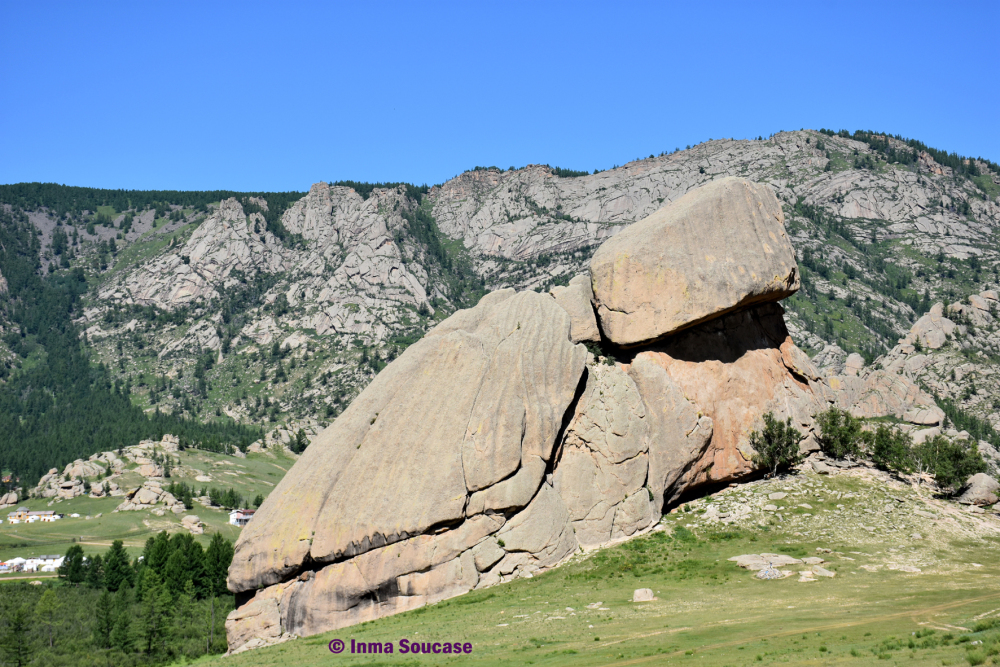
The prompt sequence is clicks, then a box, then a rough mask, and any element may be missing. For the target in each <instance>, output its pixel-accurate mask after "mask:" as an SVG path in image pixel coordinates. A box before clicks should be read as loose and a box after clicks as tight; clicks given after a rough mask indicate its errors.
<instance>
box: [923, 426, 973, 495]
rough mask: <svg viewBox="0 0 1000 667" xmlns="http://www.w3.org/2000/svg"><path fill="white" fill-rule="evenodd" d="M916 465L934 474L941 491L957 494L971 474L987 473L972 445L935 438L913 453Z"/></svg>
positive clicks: (941, 437) (942, 437) (939, 436)
mask: <svg viewBox="0 0 1000 667" xmlns="http://www.w3.org/2000/svg"><path fill="white" fill-rule="evenodd" d="M914 454H915V455H916V456H915V458H916V462H917V466H918V468H919V469H920V470H922V471H924V472H929V473H931V474H932V475H934V480H935V481H936V482H937V483H938V485H939V486H940V487H941V488H943V489H949V490H951V491H952V492H957V491H958V490H959V489H961V488H962V486H963V485H964V484H965V480H967V479H968V478H969V477H971V476H972V475H975V474H976V473H979V472H986V462H985V461H983V457H982V456H980V455H979V449H978V448H977V447H976V446H975V445H969V446H965V445H963V444H961V443H958V442H952V441H950V440H948V439H947V438H945V437H944V436H941V435H937V436H934V437H933V438H930V439H928V440H927V441H926V442H924V443H923V444H921V445H920V446H919V447H917V448H916V449H915V450H914Z"/></svg>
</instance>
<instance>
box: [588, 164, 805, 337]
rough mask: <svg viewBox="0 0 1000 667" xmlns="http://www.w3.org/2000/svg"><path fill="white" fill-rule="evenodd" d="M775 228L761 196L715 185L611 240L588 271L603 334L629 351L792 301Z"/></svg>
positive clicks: (775, 218) (734, 184)
mask: <svg viewBox="0 0 1000 667" xmlns="http://www.w3.org/2000/svg"><path fill="white" fill-rule="evenodd" d="M784 220H785V218H784V214H783V213H782V211H781V205H780V204H779V203H778V199H777V197H775V195H774V192H773V190H771V188H770V187H768V186H766V185H761V184H757V183H751V182H750V181H747V180H743V179H738V178H723V179H720V180H717V181H713V182H711V183H709V184H707V185H704V186H702V187H700V188H697V189H695V190H692V191H691V192H689V193H687V194H686V195H684V196H683V197H681V198H680V199H678V200H677V201H675V202H672V203H670V204H668V205H667V206H664V207H663V208H661V209H660V210H658V211H656V212H655V213H653V214H652V215H650V216H649V217H648V218H646V219H644V220H641V221H639V222H637V223H635V224H633V225H631V226H630V227H628V228H627V229H625V230H624V231H622V232H620V233H618V234H617V235H615V236H614V237H613V238H612V239H611V240H609V241H607V242H605V243H604V244H603V245H602V246H601V247H600V248H599V249H598V250H597V252H596V253H594V257H593V259H592V260H591V263H590V270H591V276H592V284H593V289H594V301H595V303H596V305H597V314H598V317H599V318H600V322H601V329H602V330H603V332H604V335H605V336H607V338H608V339H609V340H611V341H612V342H614V343H616V344H618V345H636V344H639V343H644V342H649V341H653V340H656V339H659V338H662V337H663V336H666V335H668V334H671V333H674V332H677V331H679V330H681V329H684V328H686V327H690V326H692V325H695V324H698V323H700V322H704V321H707V320H710V319H712V318H715V317H719V316H721V315H724V314H725V313H727V312H730V311H732V310H734V309H736V308H740V307H746V306H751V305H754V304H759V303H764V302H768V301H777V300H779V299H783V298H785V297H787V296H790V295H791V294H793V293H795V291H796V290H798V288H799V275H798V267H797V265H796V262H795V251H794V250H793V249H792V245H791V242H790V241H789V239H788V236H787V234H786V233H785V227H784Z"/></svg>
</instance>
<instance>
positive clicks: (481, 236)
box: [35, 130, 1000, 428]
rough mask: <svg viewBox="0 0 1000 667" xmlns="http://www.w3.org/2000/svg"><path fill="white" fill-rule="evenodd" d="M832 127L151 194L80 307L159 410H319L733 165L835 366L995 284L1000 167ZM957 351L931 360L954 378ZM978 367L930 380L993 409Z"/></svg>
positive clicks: (805, 329) (267, 420)
mask: <svg viewBox="0 0 1000 667" xmlns="http://www.w3.org/2000/svg"><path fill="white" fill-rule="evenodd" d="M831 135H832V133H829V132H827V133H821V132H816V131H809V130H805V131H797V132H782V133H779V134H776V135H774V136H772V137H769V138H767V139H759V140H751V141H733V140H727V139H723V140H714V141H708V142H705V143H703V144H699V145H697V146H694V147H691V148H689V149H687V150H679V151H673V152H669V153H663V154H660V155H658V156H650V157H649V158H645V159H640V160H636V161H634V162H630V163H628V164H625V165H623V166H621V167H616V168H614V169H609V170H607V171H601V172H599V173H595V174H591V175H585V176H576V177H565V176H560V175H558V174H559V173H564V172H557V171H556V170H553V169H551V168H549V167H547V166H544V165H531V166H528V167H525V168H523V169H516V170H507V171H502V170H499V169H478V170H475V171H471V172H467V173H465V174H462V175H460V176H458V177H456V178H454V179H452V180H450V181H448V182H447V183H445V184H443V185H440V186H436V187H434V188H431V189H430V191H429V192H427V193H426V194H421V193H420V191H418V190H416V189H413V188H406V187H402V186H400V187H389V188H377V187H376V188H373V189H365V188H360V189H358V190H355V189H353V188H351V187H347V186H330V185H328V184H324V183H320V184H316V185H315V186H313V187H312V188H311V189H310V191H309V193H308V194H307V195H306V196H305V197H304V198H302V199H301V200H300V201H297V202H293V203H292V204H291V205H290V206H288V208H287V209H284V208H275V206H277V204H275V203H274V202H273V201H272V202H271V204H269V203H268V201H267V200H265V199H262V198H247V199H244V200H240V201H237V200H230V201H226V202H222V203H219V204H218V205H216V206H213V207H210V214H209V215H208V216H207V217H205V218H204V219H203V220H202V218H200V217H198V214H197V213H196V212H194V211H188V210H186V209H181V208H180V207H174V209H175V210H174V214H177V216H180V217H179V218H178V220H176V221H174V220H173V218H174V217H177V216H175V215H174V214H171V221H167V220H164V221H163V222H162V224H159V226H157V221H154V220H153V219H152V217H151V215H147V214H151V213H152V212H151V211H147V212H146V213H142V215H138V216H136V217H135V222H134V224H133V225H132V227H131V229H130V231H127V232H125V233H124V234H123V239H122V241H121V242H120V243H121V249H120V250H119V251H118V252H117V255H111V254H109V255H103V256H102V257H103V259H102V260H101V261H100V262H98V261H96V260H97V259H98V258H97V257H91V256H89V255H88V254H87V251H86V248H88V247H90V246H89V245H88V243H91V241H86V240H85V241H84V242H83V245H82V246H81V248H82V250H81V251H80V259H79V260H74V261H80V262H83V263H84V264H85V265H86V266H87V267H89V270H92V271H93V272H94V273H95V280H97V281H99V282H100V285H101V286H100V288H99V289H98V291H97V292H96V295H95V297H94V298H93V299H91V301H90V304H89V306H90V307H89V308H88V309H87V310H86V312H85V313H84V316H83V318H81V322H82V323H83V324H85V325H86V328H87V330H88V334H87V336H88V341H89V342H90V343H91V345H92V346H93V347H94V351H95V353H96V354H97V355H98V356H99V357H100V358H101V359H102V360H103V361H105V362H106V363H108V365H109V366H111V367H112V368H119V372H120V374H121V375H122V380H131V382H130V385H129V386H130V387H131V389H132V391H133V394H134V396H135V399H136V400H138V401H139V402H141V403H144V404H146V405H148V406H149V407H150V408H151V409H152V408H154V407H159V408H160V409H164V410H184V411H189V410H193V411H196V412H198V411H201V410H205V409H207V410H213V409H217V410H218V411H219V412H221V413H225V414H230V415H232V416H234V417H235V418H237V419H240V420H244V421H255V422H257V423H264V424H268V425H274V426H278V425H280V424H283V423H284V422H285V421H287V420H289V419H298V418H303V417H315V418H318V419H320V420H327V421H329V420H330V419H332V418H333V417H335V416H336V415H338V414H340V412H341V411H342V410H343V408H344V406H345V405H346V404H347V403H348V402H349V401H350V399H351V398H352V397H353V396H355V395H356V394H357V393H358V392H359V391H360V390H361V389H363V388H364V387H365V386H366V385H367V383H368V382H370V381H371V378H372V377H373V376H374V374H375V373H376V372H377V371H378V370H380V369H381V368H382V367H384V366H385V364H386V363H388V362H389V361H391V360H392V359H393V358H395V357H396V356H397V355H398V354H399V353H400V352H401V351H402V350H403V349H404V348H405V347H406V346H407V345H408V344H410V343H411V342H413V341H414V340H416V339H418V338H419V337H420V336H421V335H422V334H423V333H424V332H426V331H427V330H428V329H429V328H431V327H433V326H434V325H435V324H437V323H438V322H440V321H441V319H443V318H444V317H446V316H447V315H448V314H449V313H451V312H453V311H454V310H455V309H456V308H462V307H469V306H471V305H473V304H475V303H476V301H477V300H478V298H479V297H480V296H481V295H482V294H483V293H485V291H487V290H490V289H493V290H495V289H500V288H504V287H513V288H515V289H521V290H523V289H536V290H542V291H548V290H550V289H552V288H554V287H559V286H561V285H565V284H566V282H567V281H568V280H569V279H570V278H571V277H573V276H576V275H579V274H581V273H582V272H583V271H584V270H585V269H586V268H587V267H588V266H589V263H590V259H591V256H592V254H593V252H594V250H595V249H596V248H597V246H598V245H599V244H601V243H602V242H604V241H605V240H607V239H610V238H612V237H613V236H614V235H615V234H617V233H618V232H620V231H622V230H623V229H626V228H627V227H629V225H631V224H632V223H633V222H635V221H637V220H640V219H644V218H646V217H647V216H649V215H651V214H653V213H654V212H655V211H656V210H658V209H660V208H661V207H663V206H664V205H665V204H667V203H669V202H673V201H677V200H679V199H680V198H681V197H682V196H683V195H684V194H685V193H687V192H689V191H690V190H692V189H693V188H695V187H697V186H699V185H703V184H705V183H709V182H712V181H716V180H718V179H721V178H723V177H726V176H739V177H745V178H748V179H750V180H752V181H755V182H764V183H767V184H768V185H769V186H770V187H771V188H773V189H774V191H775V193H776V194H777V201H778V203H779V205H780V209H781V212H782V215H783V216H784V218H785V221H786V238H787V242H790V246H791V248H792V249H794V253H795V255H796V259H797V260H798V274H797V276H796V279H797V280H798V281H799V283H800V285H801V289H800V290H799V292H798V293H797V294H795V295H794V296H792V297H791V298H789V299H787V300H785V302H784V303H785V307H786V309H787V313H786V319H787V324H788V327H789V330H790V332H791V335H792V337H793V338H794V339H795V341H796V342H797V344H798V345H799V346H800V347H801V348H802V349H803V350H805V351H806V352H807V353H809V354H810V355H814V354H817V353H820V352H822V351H823V350H824V348H825V347H827V346H830V350H829V351H828V352H829V354H827V355H825V356H824V357H823V358H830V359H833V358H837V359H839V360H840V363H841V365H842V363H843V360H844V359H845V358H846V356H847V354H848V353H860V354H861V356H862V357H863V358H864V360H865V365H866V366H867V367H869V368H874V367H875V365H877V363H878V362H877V361H876V359H877V358H878V357H879V356H880V355H884V354H886V353H888V352H889V351H890V350H891V349H892V348H893V347H894V346H895V345H896V344H897V342H898V341H899V340H900V339H901V338H902V337H904V336H905V335H906V334H907V332H908V331H909V330H910V328H911V327H912V326H913V325H914V323H915V322H916V321H917V320H918V319H920V317H921V316H922V315H924V314H925V313H927V311H928V310H929V309H930V307H931V305H933V303H935V302H936V301H939V302H942V303H945V304H952V303H957V302H962V303H966V302H967V301H968V299H969V298H970V297H971V296H977V297H978V295H979V294H980V292H988V291H989V290H990V289H992V288H994V287H995V284H994V283H996V282H998V274H997V259H998V258H997V253H996V243H995V239H996V229H997V224H998V222H1000V217H998V216H1000V205H998V203H997V195H998V194H1000V183H998V181H1000V175H998V174H996V173H994V172H992V171H990V170H989V169H988V168H987V165H985V163H980V162H976V161H971V163H969V165H971V166H969V165H967V166H966V167H964V168H963V169H958V168H957V167H953V166H946V165H944V164H943V163H939V162H936V161H935V159H934V157H933V156H932V155H931V153H929V152H928V151H927V150H924V149H923V148H921V147H919V146H916V147H915V145H911V144H913V142H909V143H907V142H904V141H901V140H898V139H895V138H892V137H887V136H882V135H873V134H869V133H858V134H856V135H853V136H843V134H840V135H833V136H831ZM934 155H938V157H939V159H942V160H944V162H949V160H945V159H944V158H941V156H940V155H939V154H937V153H935V154H934ZM945 157H947V155H946V156H945ZM952 162H953V161H952ZM949 164H951V162H949ZM977 165H978V166H977ZM973 167H975V169H973ZM137 213H139V212H137ZM181 214H183V215H181ZM39 215H41V214H40V213H39V214H37V215H36V216H35V217H36V218H37V217H38V216H39ZM184 216H187V217H184ZM43 217H44V216H43ZM147 218H149V219H147ZM265 218H267V220H266V221H265ZM274 221H277V222H280V225H274V224H273V223H274ZM265 222H266V224H265ZM116 224H117V223H116ZM106 231H107V230H106V229H105V228H104V227H98V228H97V229H96V232H95V233H97V234H98V236H100V233H104V232H106ZM112 231H113V230H112ZM81 238H83V239H89V238H90V236H88V235H87V234H81ZM100 238H103V237H100ZM105 242H106V241H105ZM92 243H94V244H95V245H94V247H95V248H97V250H98V251H100V248H102V247H104V246H98V245H96V243H97V242H96V241H94V242H92ZM784 252H786V254H787V252H788V250H787V247H786V248H785V250H784ZM98 254H99V253H98ZM104 259H106V260H107V266H106V267H105V268H104V269H101V266H104V264H102V262H103V260H104ZM91 260H94V261H91ZM783 261H784V262H785V263H786V264H787V257H786V259H785V260H783ZM775 275H777V274H775ZM970 305H971V304H970ZM150 307H154V308H156V310H151V308H150ZM973 308H974V306H973ZM165 313H170V315H169V316H167V315H165ZM974 334H975V335H973V336H971V337H966V338H963V342H965V341H967V342H968V343H969V345H970V346H971V347H970V348H968V349H967V348H965V347H962V348H961V349H962V354H963V355H965V357H966V358H967V361H965V362H963V363H972V362H975V359H973V358H972V357H977V358H981V357H978V354H979V353H980V352H982V354H983V355H985V357H986V358H990V357H991V355H996V354H1000V348H998V347H997V344H996V342H995V341H993V340H992V339H990V338H989V337H988V336H980V335H978V329H976V330H974ZM275 343H277V344H278V348H279V350H280V354H277V353H275V350H274V345H275ZM944 347H945V348H947V347H948V346H944ZM941 349H943V348H937V349H935V350H933V351H929V350H928V349H927V348H926V347H925V348H924V351H923V353H924V354H925V355H928V356H930V357H938V356H941V355H942V354H943V352H942V351H941ZM837 350H844V351H845V352H844V354H840V353H839V352H837ZM956 350H957V348H956ZM208 353H211V354H212V355H214V363H213V364H211V365H210V366H209V367H208V368H207V370H206V371H205V372H204V376H205V382H204V383H201V382H200V381H199V378H198V377H195V371H197V363H198V360H199V359H204V358H205V355H207V354H208ZM950 363H951V362H950V361H945V360H944V359H942V361H941V364H942V365H943V366H946V367H948V368H947V369H946V371H945V376H946V377H950V366H949V364H950ZM203 365H205V364H203ZM984 370H985V368H984ZM199 374H200V372H199ZM964 377H969V375H965V376H964ZM976 377H979V378H980V379H979V380H978V381H977V382H976V384H975V388H976V390H977V391H976V392H974V393H972V394H969V393H968V392H967V391H966V390H967V389H968V388H969V384H968V383H967V382H965V381H963V380H962V379H956V380H955V382H954V383H953V384H948V383H944V384H940V385H939V390H938V389H935V391H938V393H939V397H940V398H941V399H942V400H943V399H946V398H951V399H953V400H954V402H955V404H956V405H957V406H959V407H960V408H961V409H963V410H966V411H969V412H970V413H973V414H975V415H977V416H978V417H979V418H982V419H985V420H987V421H988V422H990V423H992V424H998V425H1000V408H997V407H996V406H994V405H993V403H994V401H996V400H998V399H1000V394H998V393H997V392H995V391H993V388H992V384H990V382H989V381H988V380H985V379H982V378H983V377H985V376H984V375H983V374H982V373H979V372H978V371H977V375H976ZM949 382H950V380H949ZM164 383H165V384H166V385H167V391H163V390H162V386H163V384H164ZM175 388H176V390H175ZM175 394H176V396H175ZM265 398H266V399H267V401H266V402H265V400H264V399H265ZM268 428H271V426H268Z"/></svg>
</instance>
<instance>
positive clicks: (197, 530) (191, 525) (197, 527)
mask: <svg viewBox="0 0 1000 667" xmlns="http://www.w3.org/2000/svg"><path fill="white" fill-rule="evenodd" d="M181 526H182V527H184V529H185V530H187V531H188V532H190V533H191V534H192V535H201V534H202V533H204V532H205V528H204V524H203V523H202V522H201V519H199V518H198V517H197V516H196V515H194V514H188V515H187V516H186V517H184V518H183V519H181Z"/></svg>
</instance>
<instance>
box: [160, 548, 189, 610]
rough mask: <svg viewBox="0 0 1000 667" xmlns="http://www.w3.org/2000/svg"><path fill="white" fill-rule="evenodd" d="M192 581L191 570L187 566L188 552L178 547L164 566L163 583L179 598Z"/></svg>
mask: <svg viewBox="0 0 1000 667" xmlns="http://www.w3.org/2000/svg"><path fill="white" fill-rule="evenodd" d="M189 581H191V578H190V572H189V571H188V567H187V558H186V554H185V553H184V551H183V550H181V549H176V550H175V551H174V552H173V553H172V554H170V558H168V559H167V562H166V565H164V568H163V583H164V584H165V585H166V587H167V590H169V591H170V594H171V595H172V596H173V597H174V599H176V598H177V596H178V595H180V594H181V593H182V592H183V591H184V586H185V584H186V583H187V582H189Z"/></svg>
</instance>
